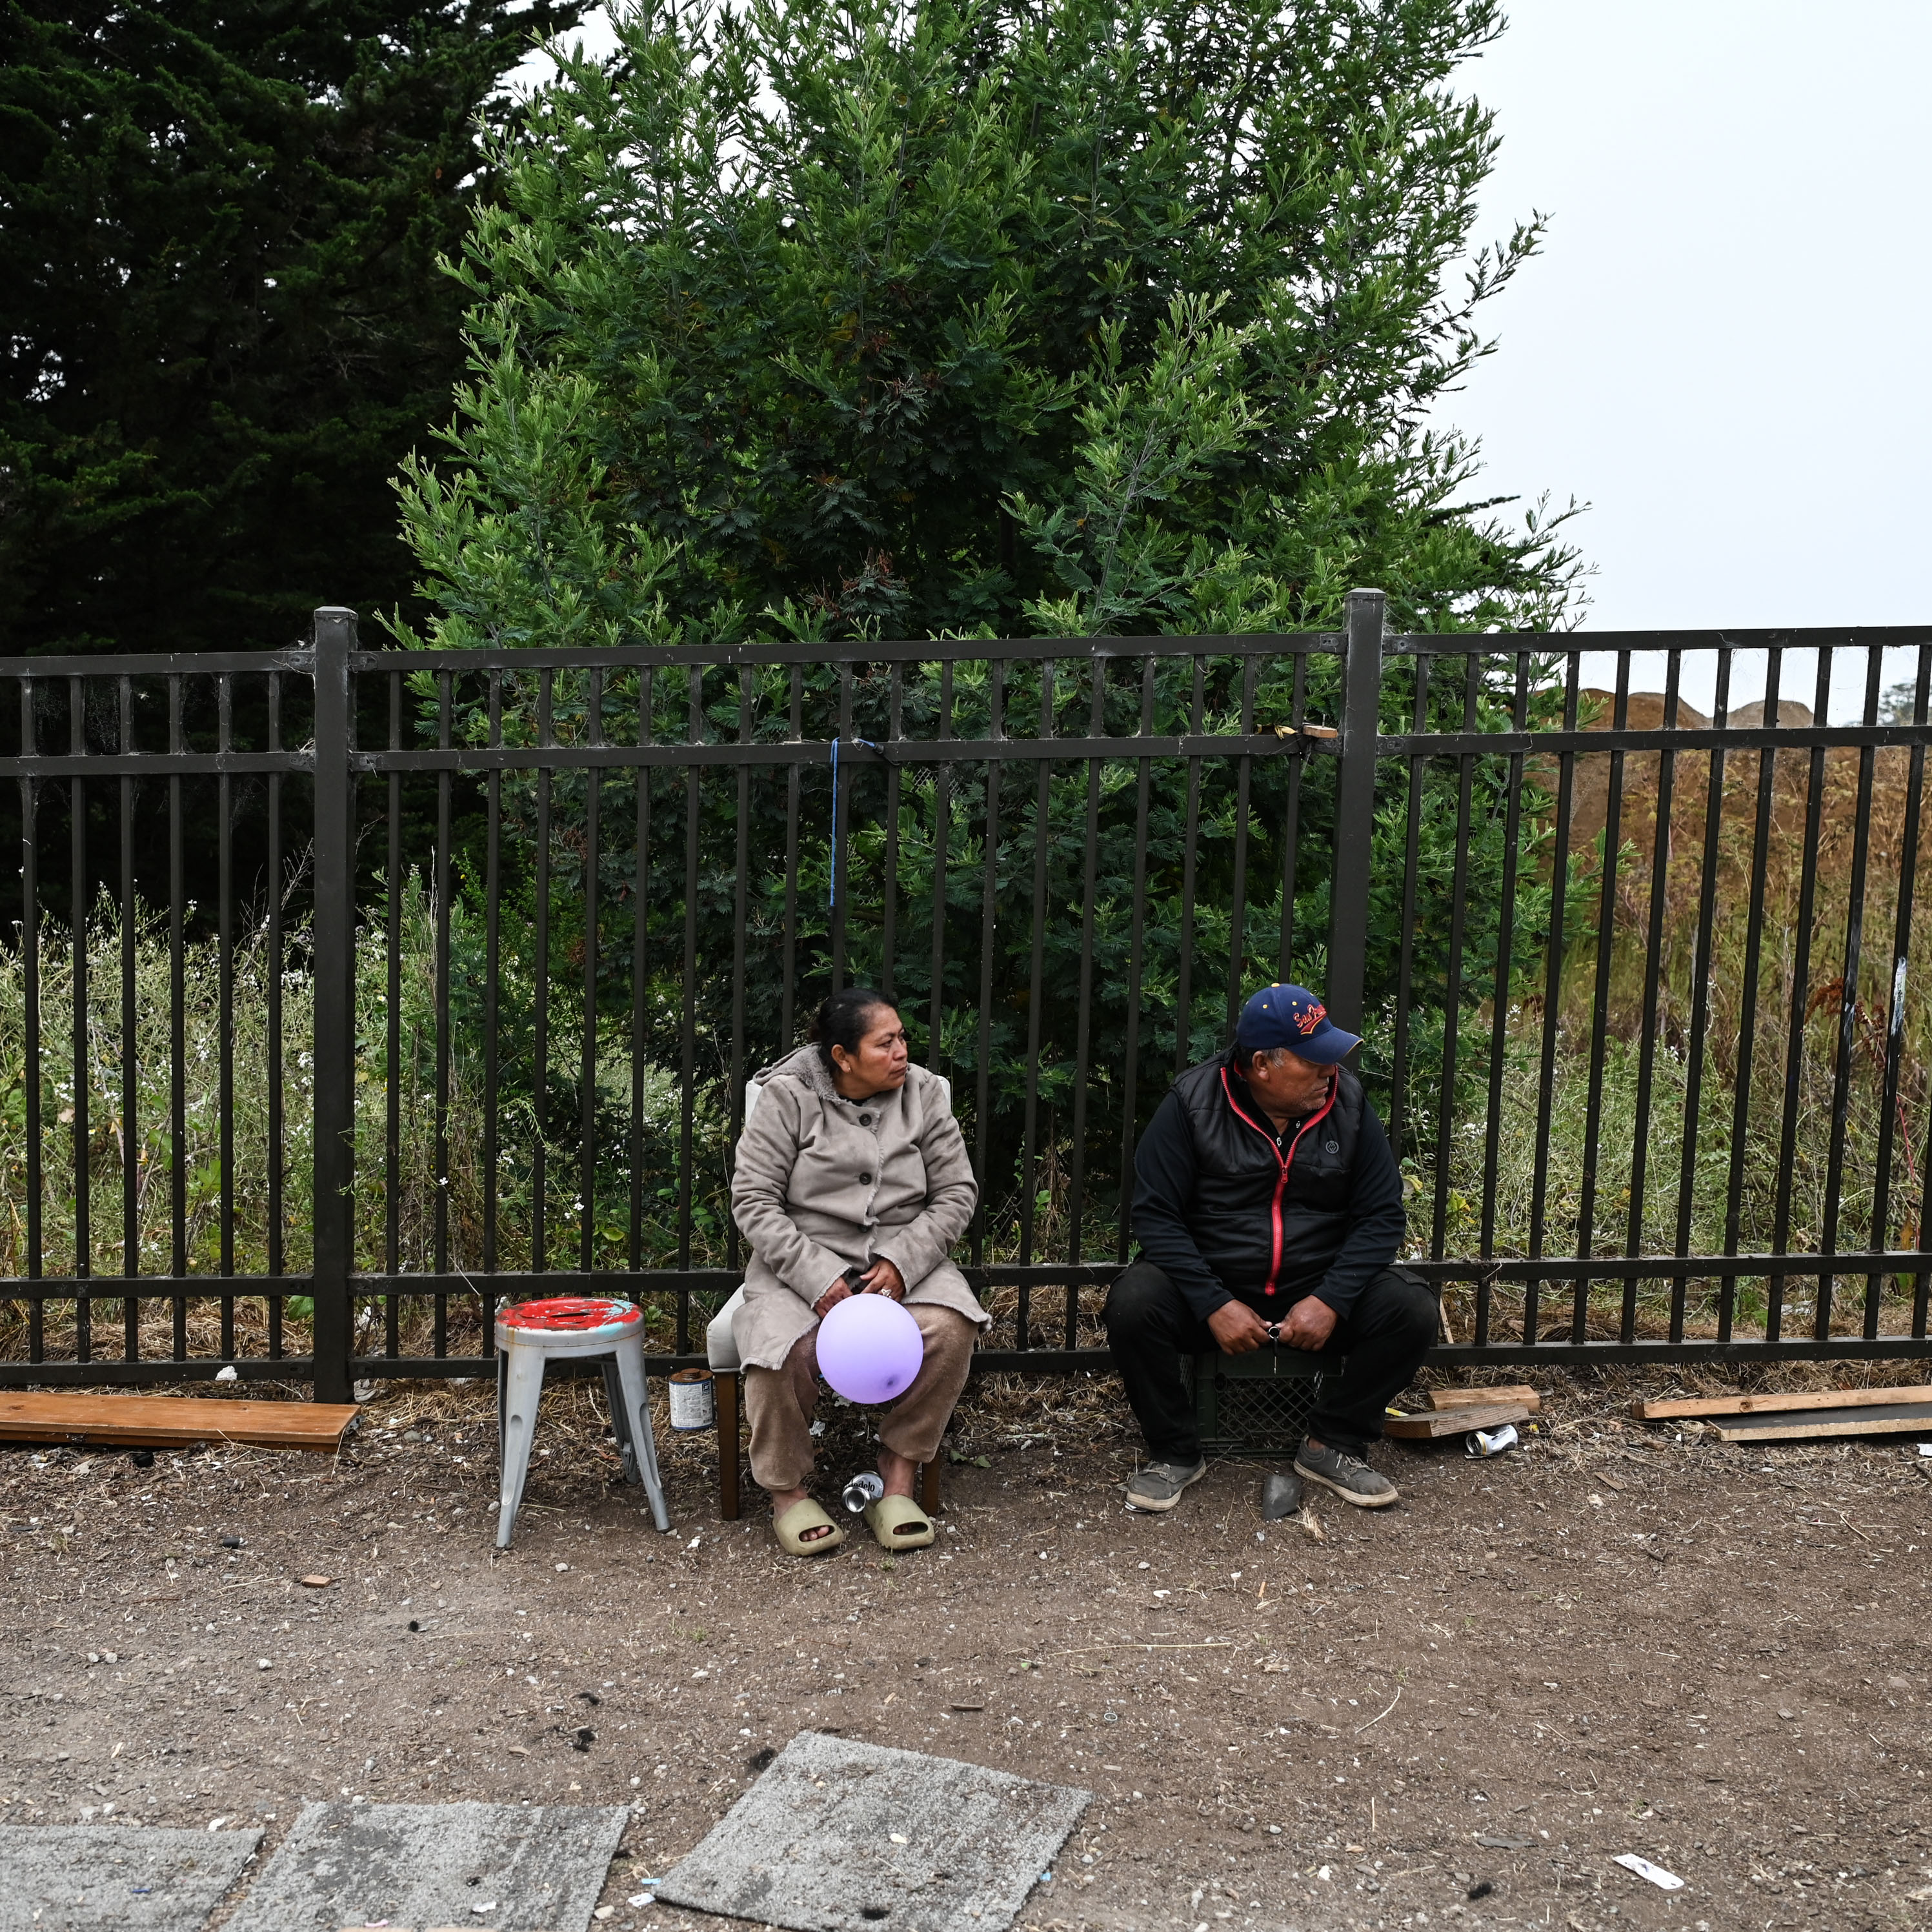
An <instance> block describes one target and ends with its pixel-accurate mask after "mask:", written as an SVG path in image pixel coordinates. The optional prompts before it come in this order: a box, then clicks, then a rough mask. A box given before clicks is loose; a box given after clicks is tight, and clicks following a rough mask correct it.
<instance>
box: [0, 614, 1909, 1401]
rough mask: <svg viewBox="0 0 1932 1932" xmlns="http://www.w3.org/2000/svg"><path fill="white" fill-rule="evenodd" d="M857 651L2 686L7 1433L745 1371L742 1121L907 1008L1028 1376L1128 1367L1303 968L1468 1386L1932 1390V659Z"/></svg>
mask: <svg viewBox="0 0 1932 1932" xmlns="http://www.w3.org/2000/svg"><path fill="white" fill-rule="evenodd" d="M838 650H839V654H838V655H836V656H833V657H830V658H828V657H827V656H826V655H825V648H824V647H823V646H808V645H796V646H791V645H770V646H745V647H742V648H733V649H710V650H701V649H688V650H668V651H667V650H661V649H656V650H646V649H637V650H607V651H582V652H550V651H532V650H518V649H502V650H496V651H477V652H461V653H436V652H428V653H408V654H404V653H398V652H365V651H363V650H361V649H359V648H358V647H357V644H356V635H355V619H354V617H353V614H352V613H349V612H347V611H342V610H324V611H321V612H319V613H317V619H316V625H315V630H314V635H313V637H312V638H311V641H310V642H309V643H308V644H306V645H304V646H301V647H299V648H296V649H290V650H289V651H287V652H278V653H274V654H270V655H258V654H249V655H240V654H233V655H220V654H215V653H209V654H205V655H196V656H195V657H193V658H184V659H178V660H177V659H154V658H80V659H59V660H56V659H45V658H43V659H26V660H22V659H15V660H10V661H0V682H12V683H13V685H15V686H16V687H17V691H18V694H19V698H20V702H19V704H18V706H17V708H15V707H8V706H0V732H4V731H5V722H6V721H7V720H10V719H11V718H13V717H14V716H15V715H17V719H18V722H17V726H16V727H14V731H15V734H16V735H14V736H13V742H6V739H5V736H0V771H4V772H5V775H8V776H10V777H12V778H13V779H14V780H15V781H17V782H16V784H15V785H14V787H12V788H11V791H12V793H13V795H14V796H13V798H12V799H11V801H10V803H11V809H12V811H13V813H14V814H16V815H17V817H18V819H19V821H20V823H19V826H18V830H19V832H20V843H19V845H18V847H17V849H18V850H19V853H20V862H19V866H18V868H17V871H16V872H15V873H14V874H13V877H12V879H11V880H10V881H9V880H7V877H6V876H5V874H0V904H5V903H6V902H7V895H10V894H14V895H17V897H14V898H13V899H12V904H13V907H14V908H15V909H16V912H17V917H18V921H19V923H18V924H17V926H15V927H14V928H13V934H12V936H11V938H10V941H9V942H8V944H7V947H6V949H5V953H4V956H0V1083H4V1094H0V1161H4V1163H5V1166H6V1168H7V1201H8V1205H9V1222H10V1225H9V1226H5V1227H0V1245H5V1246H7V1247H8V1248H9V1250H10V1256H11V1259H10V1260H9V1259H7V1257H6V1256H0V1274H3V1275H4V1277H5V1278H0V1381H4V1382H7V1383H12V1384H19V1383H23V1382H37V1383H43V1384H52V1383H62V1382H65V1383H70V1384H85V1383H107V1382H144V1381H163V1380H174V1379H185V1378H188V1377H193V1376H209V1375H211V1374H213V1373H214V1372H215V1371H216V1370H217V1369H218V1368H220V1367H222V1366H223V1365H224V1364H229V1363H233V1364H235V1366H236V1367H237V1369H238V1370H239V1373H241V1374H242V1376H245V1377H248V1378H254V1379H271V1380H289V1381H300V1382H310V1381H312V1382H314V1385H315V1387H316V1388H317V1391H318V1392H319V1393H320V1394H322V1395H323V1396H324V1397H338V1398H339V1397H341V1396H342V1395H343V1394H345V1393H346V1391H347V1389H348V1388H350V1385H352V1384H353V1382H356V1381H357V1380H359V1379H365V1378H372V1377H380V1376H420V1375H463V1374H474V1373H478V1372H479V1371H481V1370H484V1369H485V1368H486V1367H487V1361H488V1357H489V1353H490V1313H491V1310H492V1309H493V1307H495V1306H496V1305H497V1304H500V1303H501V1302H502V1301H505V1300H509V1299H519V1298H524V1297H526V1296H527V1295H531V1294H533V1293H541V1292H558V1291H568V1290H576V1289H585V1288H591V1289H601V1290H604V1291H616V1292H622V1293H624V1294H626V1295H631V1296H633V1297H634V1298H637V1299H640V1301H643V1303H644V1304H645V1305H646V1307H647V1309H649V1311H650V1314H651V1319H652V1325H653V1336H654V1346H655V1347H656V1349H658V1352H659V1353H660V1355H661V1357H662V1358H690V1357H691V1356H693V1355H694V1353H695V1352H696V1350H697V1349H698V1348H700V1347H701V1346H702V1338H701V1334H700V1330H701V1325H702V1323H703V1320H704V1319H706V1316H707V1314H708V1313H709V1311H710V1310H712V1309H713V1308H715V1307H716V1306H717V1305H718V1303H719V1302H720V1301H722V1299H723V1298H724V1297H725V1296H726V1295H728V1294H729V1292H730V1290H731V1289H732V1288H733V1286H735V1285H736V1282H737V1280H739V1272H740V1267H741V1263H742V1256H741V1254H740V1253H739V1247H738V1244H737V1241H736V1235H735V1232H734V1231H733V1229H732V1228H731V1226H730V1220H729V1216H728V1214H727V1211H726V1194H727V1179H728V1162H729V1156H730V1148H731V1146H732V1145H733V1140H734V1138H735V1135H736V1130H737V1128H738V1126H739V1123H740V1121H741V1120H742V1108H743V1104H744V1097H745V1083H746V1082H747V1080H748V1079H750V1078H751V1076H753V1075H754V1074H755V1073H756V1072H757V1070H758V1069H759V1068H760V1067H762V1066H763V1065H765V1064H768V1063H769V1061H773V1060H775V1059H776V1058H778V1057H779V1056H780V1055H781V1054H782V1053H783V1052H785V1051H787V1049H789V1047H790V1045H791V1044H792V1043H793V1042H794V1041H795V1040H796V1037H797V1036H798V1033H799V1029H800V1027H801V1025H802V1021H803V1019H804V1017H805V1014H806V1013H808V1010H809V1009H810V1007H811V1005H812V1004H814V1003H815V1002H816V1001H817V999H818V998H820V996H821V995H823V993H824V992H826V991H828V990H829V989H831V988H832V987H833V986H836V985H838V984H841V983H846V982H848V981H851V980H862V981H864V982H865V983H870V984H873V985H876V986H880V988H882V989H883V990H885V991H886V992H889V994H890V995H892V997H893V998H895V1000H896V1001H898V1004H899V1005H900V1007H901V1012H902V1013H904V1016H905V1018H906V1020H907V1025H908V1028H909V1030H910V1031H911V1032H912V1033H913V1037H914V1041H915V1052H916V1055H918V1057H919V1058H921V1059H922V1061H926V1063H927V1064H930V1065H931V1066H932V1067H934V1068H935V1070H938V1071H939V1072H941V1073H944V1074H945V1075H946V1076H947V1078H948V1079H950V1080H951V1082H953V1091H954V1095H955V1104H956V1108H957V1109H958V1111H959V1113H960V1115H961V1116H962V1120H963V1121H964V1122H965V1126H966V1128H967V1133H968V1141H969V1145H971V1148H972V1150H973V1153H974V1160H975V1163H976V1166H977V1170H978V1172H979V1174H980V1180H981V1185H982V1190H983V1195H982V1205H981V1208H980V1214H979V1217H978V1218H977V1220H976V1222H975V1224H974V1227H973V1229H972V1230H971V1234H970V1236H969V1238H968V1253H967V1254H966V1255H965V1257H964V1259H965V1263H966V1265H967V1266H968V1273H969V1275H970V1276H971V1278H972V1279H973V1280H974V1283H975V1286H976V1287H977V1288H978V1289H979V1290H980V1292H981V1294H982V1295H983V1297H985V1298H986V1299H987V1301H988V1302H989V1306H990V1307H992V1308H993V1310H994V1311H995V1315H996V1317H997V1324H996V1328H995V1334H994V1336H993V1337H992V1343H993V1346H992V1347H991V1348H990V1349H988V1350H986V1351H985V1352H983V1361H985V1362H986V1364H988V1365H989V1366H993V1367H1025V1368H1031V1369H1037V1370H1064V1369H1067V1368H1069V1367H1090V1366H1094V1365H1095V1364H1097V1361H1099V1360H1100V1358H1099V1357H1098V1356H1097V1355H1096V1354H1095V1353H1094V1351H1095V1350H1096V1349H1097V1346H1098V1344H1099V1343H1100V1334H1099V1330H1098V1325H1097V1313H1098V1307H1099V1302H1100V1297H1101V1295H1102V1294H1103V1292H1104V1286H1105V1283H1106V1280H1107V1279H1108V1278H1109V1276H1110V1274H1111V1273H1112V1271H1113V1269H1114V1268H1115V1267H1117V1266H1118V1264H1119V1262H1120V1261H1121V1259H1123V1258H1124V1255H1125V1254H1126V1253H1127V1245H1128V1241H1129V1231H1128V1229H1127V1225H1126V1217H1125V1215H1124V1212H1123V1210H1122V1202H1123V1200H1124V1193H1125V1190H1127V1187H1128V1186H1129V1184H1130V1175H1131V1163H1132V1157H1133V1143H1134V1137H1135V1134H1136V1130H1137V1129H1138V1127H1139V1125H1140V1124H1142V1123H1143V1122H1144V1121H1145V1118H1146V1117H1147V1115H1148V1112H1150V1111H1151V1109H1152V1107H1153V1106H1154V1105H1155V1104H1157V1102H1158V1100H1159V1099H1160V1096H1161V1094H1163V1092H1164V1091H1165V1088H1166V1082H1167V1081H1168V1080H1169V1079H1170V1078H1171V1077H1172V1074H1173V1073H1174V1072H1175V1070H1177V1069H1178V1068H1179V1067H1183V1066H1185V1065H1187V1064H1190V1063H1191V1062H1193V1061H1196V1060H1198V1059H1199V1058H1204V1057H1205V1056H1207V1055H1211V1054H1212V1053H1214V1052H1217V1051H1219V1050H1220V1048H1221V1047H1222V1046H1223V1045H1224V1044H1225V1043H1226V1039H1227V1037H1228V1035H1229V1028H1230V1026H1231V1025H1232V1019H1233V1017H1234V1015H1235V1012H1236V1010H1237V1009H1238V1005H1239V1004H1240V1001H1241V999H1242V998H1244V996H1245V995H1246V993H1247V992H1249V991H1250V990H1252V989H1253V987H1254V986H1256V985H1259V984H1262V983H1266V982H1267V981H1268V980H1272V979H1276V978H1295V979H1300V980H1305V981H1307V982H1309V983H1313V984H1315V985H1316V986H1322V987H1325V989H1326V992H1327V995H1328V999H1329V1002H1330V1004H1331V1009H1332V1010H1334V1013H1335V1014H1336V1016H1337V1019H1340V1020H1341V1021H1342V1022H1343V1023H1344V1024H1346V1025H1358V1024H1359V1025H1360V1026H1361V1029H1362V1030H1363V1031H1364V1032H1365V1034H1367V1044H1366V1046H1365V1047H1364V1055H1363V1061H1364V1075H1365V1077H1366V1078H1367V1079H1368V1081H1369V1082H1370V1087H1371V1090H1372V1091H1373V1093H1374V1094H1375V1096H1376V1099H1377V1101H1378V1104H1379V1106H1381V1108H1382V1110H1383V1112H1384V1115H1385V1118H1386V1119H1387V1120H1388V1123H1389V1125H1390V1128H1391V1134H1392V1136H1393V1137H1394V1140H1395V1142H1396V1145H1397V1150H1398V1153H1399V1154H1400V1157H1401V1158H1402V1160H1403V1166H1404V1169H1405V1172H1406V1175H1407V1176H1408V1184H1409V1187H1410V1190H1411V1193H1412V1216H1411V1226H1412V1250H1413V1252H1412V1256H1411V1260H1412V1265H1415V1266H1417V1267H1418V1268H1422V1269H1423V1270H1424V1271H1425V1272H1427V1273H1429V1274H1431V1275H1432V1276H1433V1277H1435V1278H1436V1279H1437V1280H1439V1281H1440V1282H1441V1283H1442V1284H1443V1287H1444V1291H1445V1313H1446V1315H1447V1317H1448V1325H1449V1327H1450V1329H1451V1332H1452V1334H1453V1336H1454V1340H1453V1341H1452V1342H1451V1343H1448V1344H1446V1345H1445V1348H1444V1350H1443V1352H1442V1353H1443V1355H1444V1356H1445V1358H1449V1359H1455V1360H1460V1361H1467V1362H1506V1361H1533V1360H1550V1359H1561V1360H1565V1361H1577V1360H1579V1359H1587V1360H1595V1361H1601V1360H1619V1361H1631V1360H1642V1359H1664V1360H1686V1359H1693V1358H1698V1357H1704V1356H1730V1357H1752V1356H1757V1357H1763V1356H1766V1355H1770V1356H1793V1355H1841V1356H1858V1355H1862V1356H1867V1357H1870V1356H1879V1355H1918V1354H1923V1353H1924V1352H1925V1351H1926V1334H1927V1283H1928V1280H1932V1257H1928V1256H1927V1253H1926V1249H1925V1244H1924V1208H1925V1180H1924V1159H1923V1153H1924V1137H1925V1133H1926V1129H1927V1117H1928V1106H1932V1094H1928V1091H1927V1081H1926V1071H1925V1070H1926V1065H1927V1060H1926V1053H1925V1048H1926V1046H1927V1039H1926V1034H1927V1025H1928V1019H1932V1016H1929V1015H1928V1013H1927V1008H1926V1005H1925V1002H1924V996H1923V994H1922V992H1921V989H1922V988H1923V987H1924V986H1925V985H1926V983H1927V980H1926V976H1925V974H1924V965H1925V964H1926V963H1927V962H1924V953H1925V950H1926V941H1925V940H1924V936H1923V933H1922V926H1923V923H1924V922H1922V921H1921V922H1918V927H1916V928H1915V924H1914V916H1913V890H1914V879H1915V868H1916V864H1917V856H1918V847H1919V842H1920V838H1921V799H1922V792H1923V779H1924V756H1925V747H1926V745H1927V742H1928V739H1932V727H1928V724H1927V715H1928V709H1927V696H1928V692H1927V684H1928V672H1932V630H1926V631H1918V630H1912V631H1844V632H1838V633H1823V632H1799V631H1790V632H1778V633H1769V632H1756V633H1735V634H1709V633H1685V634H1619V635H1616V636H1598V637H1590V636H1587V635H1583V636H1565V637H1548V636H1544V635H1523V636H1508V637H1504V636H1496V635H1483V636H1480V637H1453V636H1442V637H1400V636H1390V635H1388V634H1385V627H1384V612H1383V604H1382V598H1380V597H1379V595H1376V594H1375V593H1372V592H1362V593H1358V595H1356V596H1355V597H1354V598H1352V600H1351V601H1350V606H1349V622H1348V625H1347V628H1346V631H1342V632H1337V633H1332V634H1313V635H1308V636H1301V637H1277V636H1271V637H1147V638H1106V639H1097V640H1096V639H1052V640H1028V641H1022V642H982V641H974V642H954V643H933V642H930V641H926V642H918V643H901V644H886V643H880V644H871V645H867V646H840V647H838ZM1592 652H1601V653H1606V654H1607V655H1605V656H1604V658H1602V659H1601V662H1602V663H1603V664H1604V667H1606V670H1607V673H1608V676H1607V682H1605V683H1604V685H1603V686H1602V688H1601V689H1593V688H1592V687H1591V686H1590V685H1588V684H1587V683H1586V681H1585V676H1584V670H1585V664H1586V658H1589V655H1590V654H1591V653H1592ZM1847 661H1852V662H1853V663H1855V664H1857V665H1858V666H1859V667H1861V670H1862V673H1863V675H1862V679H1861V691H1862V699H1861V702H1860V701H1854V702H1853V703H1852V705H1851V707H1850V708H1852V709H1855V710H1856V712H1857V713H1858V721H1857V722H1855V723H1846V722H1843V721H1840V722H1836V723H1835V722H1832V693H1833V691H1834V690H1835V688H1837V684H1838V667H1842V666H1843V664H1845V663H1846V662H1847ZM1794 664H1797V665H1798V666H1799V667H1802V669H1804V670H1806V671H1808V673H1809V674H1810V676H1811V685H1810V699H1809V702H1808V703H1807V702H1805V701H1804V700H1801V699H1800V698H1799V697H1798V696H1797V694H1796V693H1794V692H1793V691H1792V690H1790V688H1788V680H1789V676H1790V667H1793V665H1794ZM1900 672H1903V676H1899V675H1896V673H1900ZM1646 676H1652V679H1653V681H1654V682H1659V683H1661V686H1662V688H1661V690H1654V691H1649V692H1646V691H1643V690H1642V689H1640V688H1637V684H1638V682H1640V681H1641V680H1642V679H1644V678H1645V677H1646ZM1747 677H1748V678H1749V679H1750V680H1751V682H1753V683H1754V684H1760V685H1762V687H1763V691H1762V695H1761V696H1759V697H1754V699H1753V700H1751V703H1739V702H1735V701H1733V689H1734V688H1737V689H1739V691H1742V688H1743V681H1744V680H1745V679H1746V678H1747ZM1692 685H1695V686H1696V687H1697V689H1698V690H1699V691H1700V694H1701V693H1703V692H1704V691H1706V689H1707V688H1708V691H1709V694H1710V701H1711V703H1712V711H1711V715H1709V716H1708V717H1707V716H1706V715H1704V713H1703V712H1702V711H1700V710H1697V709H1694V708H1693V706H1692V705H1691V702H1690V700H1689V698H1688V696H1687V692H1688V690H1689V689H1690V688H1691V686H1692ZM1781 687H1782V688H1781ZM1838 703H1839V709H1841V710H1843V709H1846V701H1845V700H1844V699H1843V697H1842V695H1841V697H1840V699H1839V700H1838ZM0 836H4V833H0ZM7 916H8V917H9V919H11V918H12V917H13V916H15V914H14V913H9V914H8V915H7Z"/></svg>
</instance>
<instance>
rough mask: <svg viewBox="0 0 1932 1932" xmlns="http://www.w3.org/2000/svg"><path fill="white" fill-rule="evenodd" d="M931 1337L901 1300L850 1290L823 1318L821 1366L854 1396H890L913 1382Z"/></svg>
mask: <svg viewBox="0 0 1932 1932" xmlns="http://www.w3.org/2000/svg"><path fill="white" fill-rule="evenodd" d="M925 1359H926V1338H925V1337H924V1336H922V1334H920V1333H919V1324H918V1323H917V1322H915V1321H914V1320H913V1319H912V1317H911V1316H910V1315H908V1314H907V1313H906V1311H905V1310H904V1309H903V1308H901V1307H900V1306H899V1304H898V1303H897V1302H896V1301H892V1300H890V1299H889V1298H887V1297H886V1296H885V1295H847V1297H846V1298H845V1299H844V1301H841V1302H840V1303H839V1304H838V1305H837V1307H835V1308H834V1309H833V1310H832V1312H831V1313H829V1315H827V1316H826V1318H825V1319H824V1320H823V1321H822V1322H820V1323H819V1325H818V1372H819V1373H820V1375H822V1376H823V1377H824V1378H825V1379H826V1381H827V1382H829V1383H830V1384H831V1385H832V1388H835V1390H837V1391H838V1393H839V1394H841V1395H842V1396H843V1397H844V1398H845V1400H847V1402H859V1403H881V1402H890V1401H891V1400H892V1398H893V1397H895V1396H897V1395H903V1394H904V1393H905V1392H906V1391H907V1389H909V1388H911V1386H912V1385H913V1378H914V1377H915V1376H917V1374H918V1373H919V1364H920V1363H921V1362H922V1361H924V1360H925Z"/></svg>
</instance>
